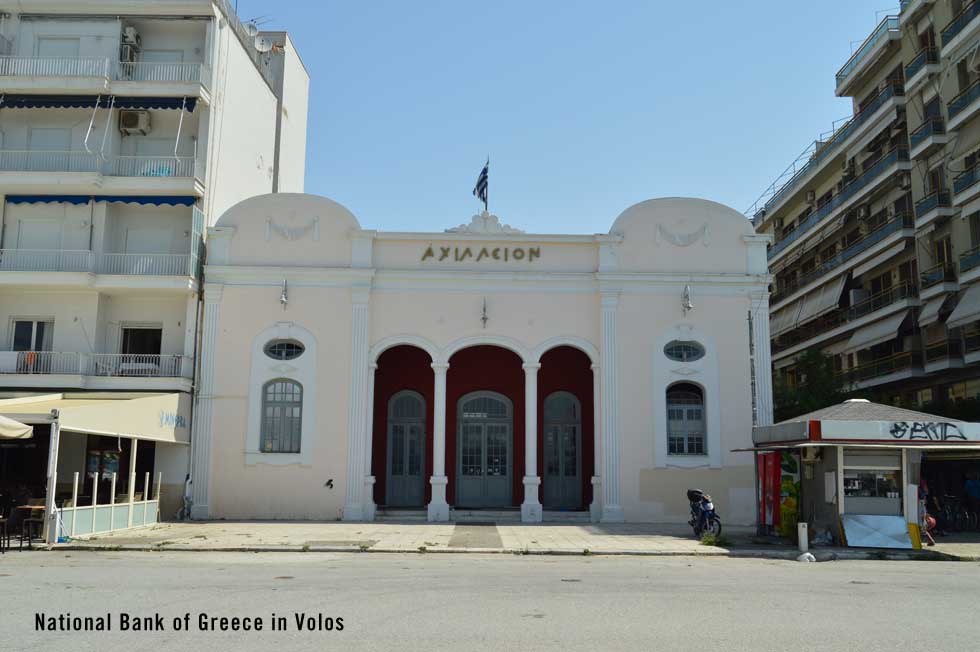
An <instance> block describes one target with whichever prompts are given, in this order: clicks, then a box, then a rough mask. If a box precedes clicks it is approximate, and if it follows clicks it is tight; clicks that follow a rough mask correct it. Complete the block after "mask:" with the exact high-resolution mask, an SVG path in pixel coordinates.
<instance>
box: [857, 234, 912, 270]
mask: <svg viewBox="0 0 980 652" xmlns="http://www.w3.org/2000/svg"><path fill="white" fill-rule="evenodd" d="M904 249H905V243H904V242H899V243H898V244H895V245H892V246H891V247H889V248H888V249H886V250H885V251H883V252H881V253H880V254H878V255H877V256H874V257H872V258H871V259H870V260H866V261H864V262H863V263H861V264H860V265H858V266H857V267H855V268H854V270H853V272H852V273H853V274H854V276H855V277H857V276H861V275H862V274H864V273H865V272H867V271H870V270H872V269H874V268H875V267H877V266H878V265H882V264H884V263H886V262H888V261H889V260H891V259H892V258H894V257H895V256H897V255H898V254H900V253H902V251H903V250H904Z"/></svg>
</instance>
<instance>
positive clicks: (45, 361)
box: [0, 351, 82, 375]
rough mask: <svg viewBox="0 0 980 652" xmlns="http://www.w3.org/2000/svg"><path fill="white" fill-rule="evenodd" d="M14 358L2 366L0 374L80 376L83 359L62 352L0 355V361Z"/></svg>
mask: <svg viewBox="0 0 980 652" xmlns="http://www.w3.org/2000/svg"><path fill="white" fill-rule="evenodd" d="M8 356H9V357H10V358H13V359H12V360H11V362H10V363H5V364H0V373H7V374H74V375H77V374H80V373H81V369H82V364H81V360H82V357H81V355H80V354H78V353H62V352H60V351H17V352H16V353H14V352H8V353H0V359H4V360H6V359H8Z"/></svg>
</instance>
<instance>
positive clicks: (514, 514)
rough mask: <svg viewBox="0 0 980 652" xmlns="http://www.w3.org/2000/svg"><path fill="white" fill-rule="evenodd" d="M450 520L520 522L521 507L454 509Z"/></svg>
mask: <svg viewBox="0 0 980 652" xmlns="http://www.w3.org/2000/svg"><path fill="white" fill-rule="evenodd" d="M449 520H450V521H455V522H456V523H520V522H521V510H519V509H452V508H450V510H449Z"/></svg>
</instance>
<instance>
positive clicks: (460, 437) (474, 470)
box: [456, 392, 513, 508]
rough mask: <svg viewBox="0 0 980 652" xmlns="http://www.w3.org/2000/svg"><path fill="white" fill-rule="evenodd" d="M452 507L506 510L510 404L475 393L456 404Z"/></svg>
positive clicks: (508, 502) (510, 455) (510, 452)
mask: <svg viewBox="0 0 980 652" xmlns="http://www.w3.org/2000/svg"><path fill="white" fill-rule="evenodd" d="M459 405H460V407H459V415H460V419H459V429H458V432H457V447H456V448H457V461H458V463H457V474H456V478H457V481H456V488H457V492H456V505H457V506H458V507H476V508H481V507H483V508H486V507H509V506H510V505H511V496H512V490H511V464H512V460H513V450H512V444H513V426H512V416H511V415H512V413H511V408H510V402H509V401H507V399H506V398H504V397H503V396H501V395H499V394H493V393H490V392H477V393H475V394H470V395H467V396H464V397H463V399H462V400H460V404H459Z"/></svg>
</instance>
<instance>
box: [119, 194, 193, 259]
mask: <svg viewBox="0 0 980 652" xmlns="http://www.w3.org/2000/svg"><path fill="white" fill-rule="evenodd" d="M191 210H192V209H191V208H190V207H188V206H138V205H133V204H108V205H107V208H106V212H107V215H106V233H105V245H104V250H105V251H106V252H108V253H125V252H126V251H127V240H128V238H129V237H130V235H131V234H133V235H134V236H135V235H140V233H139V232H143V233H144V234H145V233H158V234H159V238H157V239H156V242H157V246H156V247H155V249H154V251H153V253H161V254H187V253H189V252H190V247H191V244H190V243H191V222H192V215H191Z"/></svg>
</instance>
